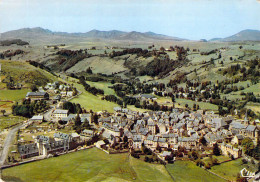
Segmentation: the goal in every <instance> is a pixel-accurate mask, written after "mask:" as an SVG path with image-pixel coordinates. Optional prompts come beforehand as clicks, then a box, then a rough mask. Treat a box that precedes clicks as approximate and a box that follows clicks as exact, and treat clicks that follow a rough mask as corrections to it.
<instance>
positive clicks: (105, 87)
mask: <svg viewBox="0 0 260 182" xmlns="http://www.w3.org/2000/svg"><path fill="white" fill-rule="evenodd" d="M86 82H87V83H88V84H89V85H90V86H91V87H96V88H99V89H102V90H104V93H105V95H115V91H114V90H113V89H112V88H108V87H109V86H112V85H113V84H111V83H108V82H90V81H86Z"/></svg>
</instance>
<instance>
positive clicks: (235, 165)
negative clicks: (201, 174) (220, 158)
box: [211, 159, 256, 180]
mask: <svg viewBox="0 0 260 182" xmlns="http://www.w3.org/2000/svg"><path fill="white" fill-rule="evenodd" d="M243 168H247V169H249V170H250V171H252V172H255V170H256V168H255V167H254V166H253V165H252V164H243V163H242V159H237V160H233V161H230V162H226V163H223V164H220V165H216V166H213V167H212V168H211V171H212V172H214V173H216V174H218V175H220V176H223V177H225V178H227V179H229V180H235V179H236V177H237V173H239V172H240V171H241V169H243Z"/></svg>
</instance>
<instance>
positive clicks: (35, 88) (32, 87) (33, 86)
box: [30, 85, 38, 92]
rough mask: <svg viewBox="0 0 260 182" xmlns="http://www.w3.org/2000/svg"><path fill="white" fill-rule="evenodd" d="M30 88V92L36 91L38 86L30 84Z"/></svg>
mask: <svg viewBox="0 0 260 182" xmlns="http://www.w3.org/2000/svg"><path fill="white" fill-rule="evenodd" d="M30 89H31V91H32V92H36V91H38V88H37V87H36V85H31V87H30Z"/></svg>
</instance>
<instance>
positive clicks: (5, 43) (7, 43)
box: [0, 39, 29, 46]
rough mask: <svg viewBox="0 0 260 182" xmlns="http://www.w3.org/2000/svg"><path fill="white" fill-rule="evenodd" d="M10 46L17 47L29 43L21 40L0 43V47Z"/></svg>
mask: <svg viewBox="0 0 260 182" xmlns="http://www.w3.org/2000/svg"><path fill="white" fill-rule="evenodd" d="M12 44H16V45H19V46H23V45H29V42H26V41H23V40H21V39H12V40H3V41H0V45H1V46H10V45H12Z"/></svg>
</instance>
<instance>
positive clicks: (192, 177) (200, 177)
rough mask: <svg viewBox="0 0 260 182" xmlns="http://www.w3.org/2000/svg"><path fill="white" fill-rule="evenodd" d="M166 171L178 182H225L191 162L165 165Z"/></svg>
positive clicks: (176, 162)
mask: <svg viewBox="0 0 260 182" xmlns="http://www.w3.org/2000/svg"><path fill="white" fill-rule="evenodd" d="M166 168H167V170H168V171H169V173H170V174H171V175H172V176H173V178H174V181H178V182H182V181H183V182H193V181H201V182H214V181H215V182H221V181H225V180H223V179H222V178H219V177H217V176H215V175H213V174H211V173H209V172H207V171H206V170H204V169H202V168H200V167H198V166H196V165H195V164H194V163H193V162H191V161H175V162H174V164H167V165H166Z"/></svg>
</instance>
